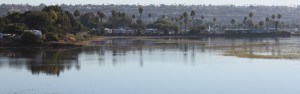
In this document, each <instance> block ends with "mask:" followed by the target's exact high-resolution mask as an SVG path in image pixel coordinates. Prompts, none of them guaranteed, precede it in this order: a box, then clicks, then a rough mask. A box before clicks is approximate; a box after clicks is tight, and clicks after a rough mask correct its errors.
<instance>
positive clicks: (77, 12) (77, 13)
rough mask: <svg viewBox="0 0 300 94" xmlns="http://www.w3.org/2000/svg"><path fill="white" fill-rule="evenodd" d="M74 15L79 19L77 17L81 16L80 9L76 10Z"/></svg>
mask: <svg viewBox="0 0 300 94" xmlns="http://www.w3.org/2000/svg"><path fill="white" fill-rule="evenodd" d="M74 16H75V18H76V20H77V18H78V17H79V16H80V12H79V11H78V10H75V12H74Z"/></svg>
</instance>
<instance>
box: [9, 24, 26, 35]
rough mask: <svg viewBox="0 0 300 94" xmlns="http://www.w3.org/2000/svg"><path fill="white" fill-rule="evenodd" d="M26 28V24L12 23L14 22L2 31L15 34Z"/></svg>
mask: <svg viewBox="0 0 300 94" xmlns="http://www.w3.org/2000/svg"><path fill="white" fill-rule="evenodd" d="M26 29H27V26H26V25H25V24H23V23H14V24H9V25H8V26H7V27H6V28H5V30H4V31H3V33H9V34H17V35H21V34H22V33H23V32H24V30H26Z"/></svg>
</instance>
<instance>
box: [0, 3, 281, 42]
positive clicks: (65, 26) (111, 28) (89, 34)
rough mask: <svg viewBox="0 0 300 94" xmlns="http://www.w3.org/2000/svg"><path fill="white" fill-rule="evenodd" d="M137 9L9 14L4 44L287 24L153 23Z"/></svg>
mask: <svg viewBox="0 0 300 94" xmlns="http://www.w3.org/2000/svg"><path fill="white" fill-rule="evenodd" d="M137 7H138V10H136V11H137V14H127V13H126V12H125V11H116V10H111V13H109V14H105V13H104V12H102V11H104V10H99V11H97V13H93V12H84V13H82V12H81V11H79V10H75V11H68V10H64V9H62V7H60V6H58V5H55V6H53V5H51V6H45V7H44V8H43V9H42V10H41V11H30V10H29V11H26V12H22V13H21V12H8V13H7V15H5V16H3V17H0V27H1V28H0V32H1V37H0V38H1V41H2V43H1V44H5V43H6V44H7V43H12V42H18V43H23V44H43V43H47V42H51V43H52V42H58V43H61V42H67V43H72V42H78V41H84V40H88V39H90V38H93V37H95V36H102V35H106V36H114V35H122V36H123V35H131V36H141V35H146V36H149V35H154V36H170V35H175V36H176V35H180V36H199V35H210V34H212V35H213V34H217V35H220V34H227V33H228V34H239V33H243V34H245V33H246V34H248V33H249V35H251V34H253V33H254V34H260V33H263V34H268V32H271V31H272V32H277V31H280V29H279V28H280V25H281V24H283V22H281V21H280V19H281V18H282V15H281V14H276V15H275V14H274V15H272V16H271V18H272V19H269V18H268V17H267V18H266V20H265V21H259V22H255V21H253V20H252V18H253V17H254V16H255V14H254V13H253V12H250V13H249V15H248V16H245V17H244V20H243V23H241V24H240V23H238V24H237V21H236V19H235V18H233V19H232V20H231V22H230V24H229V25H223V26H221V25H220V24H217V21H218V18H216V17H214V18H213V19H207V18H206V16H204V15H201V19H195V16H196V14H199V13H196V11H194V10H191V11H190V12H183V13H182V14H181V15H178V16H167V15H164V14H163V15H161V16H160V17H159V18H156V20H153V18H151V17H152V14H151V13H148V14H145V11H146V10H144V9H143V6H137ZM143 16H147V17H148V19H144V18H145V17H143ZM276 18H277V19H276ZM265 23H266V26H265ZM270 27H271V28H270ZM264 28H267V30H265V29H264ZM274 28H275V29H274ZM280 32H282V31H280ZM280 32H279V33H280ZM270 35H271V34H270ZM3 42H4V43H3Z"/></svg>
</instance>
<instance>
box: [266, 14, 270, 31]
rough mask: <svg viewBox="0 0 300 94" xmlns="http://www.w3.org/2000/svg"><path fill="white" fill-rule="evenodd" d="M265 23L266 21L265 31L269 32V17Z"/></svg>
mask: <svg viewBox="0 0 300 94" xmlns="http://www.w3.org/2000/svg"><path fill="white" fill-rule="evenodd" d="M265 21H266V24H267V30H268V31H269V21H270V19H269V17H267V18H266V20H265Z"/></svg>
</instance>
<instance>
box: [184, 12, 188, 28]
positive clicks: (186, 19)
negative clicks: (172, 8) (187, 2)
mask: <svg viewBox="0 0 300 94" xmlns="http://www.w3.org/2000/svg"><path fill="white" fill-rule="evenodd" d="M183 20H184V31H185V32H186V29H187V22H188V14H187V13H186V12H184V13H183Z"/></svg>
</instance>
